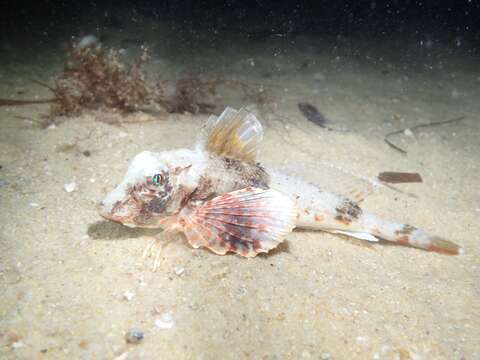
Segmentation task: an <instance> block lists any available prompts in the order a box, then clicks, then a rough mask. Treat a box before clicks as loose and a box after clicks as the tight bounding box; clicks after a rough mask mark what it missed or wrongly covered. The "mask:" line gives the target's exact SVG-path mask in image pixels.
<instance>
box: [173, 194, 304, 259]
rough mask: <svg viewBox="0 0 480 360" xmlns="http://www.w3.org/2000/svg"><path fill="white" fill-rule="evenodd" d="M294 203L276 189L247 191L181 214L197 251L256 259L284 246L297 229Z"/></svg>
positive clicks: (189, 240)
mask: <svg viewBox="0 0 480 360" xmlns="http://www.w3.org/2000/svg"><path fill="white" fill-rule="evenodd" d="M296 216H297V211H296V208H295V205H294V203H293V201H292V200H291V199H290V198H289V197H288V196H286V195H283V194H282V193H280V192H278V191H276V190H272V189H269V190H263V189H258V188H245V189H242V190H237V191H233V192H230V193H227V194H225V195H222V196H218V197H216V198H214V199H212V200H210V201H208V202H206V203H204V204H203V205H201V206H199V207H197V208H194V209H185V210H184V211H182V213H181V214H180V218H181V219H182V221H181V223H182V227H183V228H182V230H183V232H184V233H185V235H186V237H187V240H188V242H189V243H190V245H192V246H193V247H194V248H198V247H206V248H208V249H210V250H211V251H213V252H214V253H216V254H219V255H224V254H226V253H227V252H235V253H237V254H239V255H241V256H245V257H254V256H256V255H257V254H258V253H262V252H268V251H269V250H271V249H273V248H275V247H276V246H277V245H278V244H280V243H281V242H282V241H283V240H284V238H285V236H286V235H287V234H288V233H289V232H291V231H292V229H293V228H294V227H295V220H296Z"/></svg>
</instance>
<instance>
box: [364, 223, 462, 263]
mask: <svg viewBox="0 0 480 360" xmlns="http://www.w3.org/2000/svg"><path fill="white" fill-rule="evenodd" d="M370 217H373V215H370ZM374 218H375V219H376V223H377V226H375V227H373V228H372V234H373V235H375V236H377V237H379V238H381V239H385V240H388V241H392V242H394V243H397V244H399V245H405V246H413V247H416V248H420V249H424V250H428V251H434V252H437V253H442V254H447V255H461V254H463V248H462V247H461V246H459V245H457V244H455V243H453V242H451V241H448V240H446V239H443V238H441V237H439V236H435V235H431V234H429V233H427V232H425V231H423V230H422V229H418V228H416V227H414V226H411V225H407V224H400V223H397V222H393V221H387V220H383V219H379V218H376V217H374Z"/></svg>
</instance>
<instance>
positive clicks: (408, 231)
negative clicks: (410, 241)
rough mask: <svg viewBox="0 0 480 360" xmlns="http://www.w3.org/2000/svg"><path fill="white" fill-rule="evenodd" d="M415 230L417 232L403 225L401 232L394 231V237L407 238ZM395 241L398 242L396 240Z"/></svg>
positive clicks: (413, 228) (409, 226)
mask: <svg viewBox="0 0 480 360" xmlns="http://www.w3.org/2000/svg"><path fill="white" fill-rule="evenodd" d="M416 230H417V228H416V227H415V226H412V225H408V224H405V225H403V228H402V229H401V230H395V235H397V236H400V237H402V236H406V237H408V236H409V235H411V234H412V233H413V232H414V231H416ZM397 241H399V240H397Z"/></svg>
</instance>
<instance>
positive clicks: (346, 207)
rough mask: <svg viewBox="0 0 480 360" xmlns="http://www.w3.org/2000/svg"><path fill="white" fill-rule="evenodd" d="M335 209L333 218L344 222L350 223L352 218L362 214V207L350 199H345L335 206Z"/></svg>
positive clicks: (354, 218)
mask: <svg viewBox="0 0 480 360" xmlns="http://www.w3.org/2000/svg"><path fill="white" fill-rule="evenodd" d="M335 210H336V211H337V213H338V214H337V216H335V220H337V221H340V222H342V223H344V224H347V225H348V224H350V223H351V222H352V221H353V220H356V219H358V218H359V217H360V215H361V214H362V209H360V207H359V206H358V205H357V204H356V203H354V202H353V201H351V200H348V199H345V200H344V201H343V203H342V204H341V205H340V206H339V207H337V208H335Z"/></svg>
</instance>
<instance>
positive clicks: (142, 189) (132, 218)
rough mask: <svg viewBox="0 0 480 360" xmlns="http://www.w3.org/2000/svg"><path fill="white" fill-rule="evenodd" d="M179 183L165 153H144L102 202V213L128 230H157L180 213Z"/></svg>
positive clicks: (100, 211)
mask: <svg viewBox="0 0 480 360" xmlns="http://www.w3.org/2000/svg"><path fill="white" fill-rule="evenodd" d="M177 180H178V179H177V177H176V176H175V174H172V171H171V168H170V166H169V165H168V163H166V162H165V160H164V156H163V157H162V153H153V152H150V151H143V152H141V153H139V154H138V155H137V156H136V157H135V158H134V159H133V160H132V162H131V163H130V166H129V168H128V170H127V173H126V175H125V177H124V178H123V180H122V182H121V183H120V184H119V185H118V186H117V187H116V188H115V189H114V190H112V191H111V192H110V193H109V194H108V195H107V196H106V197H105V198H104V199H103V201H102V202H101V203H100V206H99V207H100V209H99V213H100V215H101V216H102V217H104V218H105V219H107V220H111V221H114V222H118V223H120V224H123V225H126V226H129V227H143V228H158V227H160V226H161V224H162V221H164V220H166V219H167V218H168V217H169V216H171V215H173V214H175V213H176V212H177V211H178V210H179V206H180V202H181V199H179V197H178V196H176V195H178V191H177V190H178V188H179V185H178V181H177Z"/></svg>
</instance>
